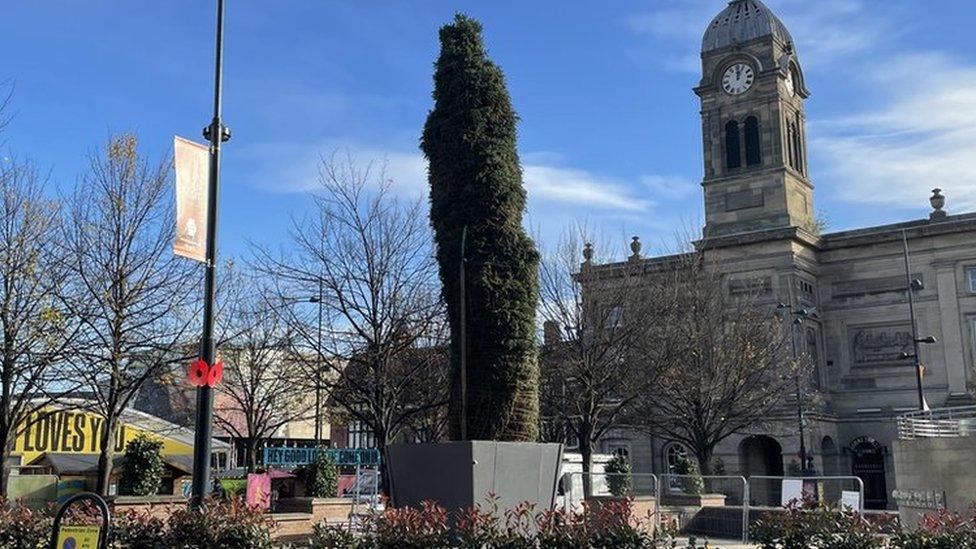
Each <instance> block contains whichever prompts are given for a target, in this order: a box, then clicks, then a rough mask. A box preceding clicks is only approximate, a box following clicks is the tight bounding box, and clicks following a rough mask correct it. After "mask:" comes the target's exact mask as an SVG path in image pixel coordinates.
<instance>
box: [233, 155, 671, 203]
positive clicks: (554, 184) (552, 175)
mask: <svg viewBox="0 0 976 549" xmlns="http://www.w3.org/2000/svg"><path fill="white" fill-rule="evenodd" d="M254 151H260V152H259V153H255V152H254ZM333 153H337V154H340V155H345V154H348V155H349V157H350V158H351V159H352V160H353V161H354V162H356V163H367V162H371V163H373V164H374V165H375V166H376V167H382V168H383V169H384V170H385V176H386V178H388V179H389V180H391V181H392V189H393V191H394V192H396V193H397V194H400V195H402V196H406V197H410V198H416V197H423V196H425V195H426V194H427V161H426V160H425V159H424V157H423V155H421V154H420V153H419V152H416V153H410V152H404V151H398V150H384V149H380V148H375V147H369V146H362V145H356V144H342V142H340V141H337V142H330V143H325V144H322V145H321V146H319V147H316V148H309V147H303V146H289V145H280V144H279V145H261V146H255V147H254V148H253V151H251V152H248V153H246V154H247V155H248V156H250V155H251V154H261V155H262V156H263V158H264V160H267V159H268V157H269V156H270V157H271V158H273V159H274V162H273V163H271V164H273V165H274V166H275V168H273V170H272V171H271V172H265V173H257V174H255V175H254V176H253V177H254V181H253V183H252V184H254V185H256V186H259V187H261V188H265V189H269V190H273V191H276V192H285V193H292V192H308V191H314V190H315V189H317V188H318V181H317V174H318V162H319V161H320V159H321V158H322V157H323V155H324V156H328V155H331V154H333ZM523 158H524V159H525V162H523V176H524V181H525V186H526V189H527V191H528V194H529V199H530V201H531V202H532V203H533V204H542V205H545V204H555V205H564V206H566V205H569V206H580V207H586V208H588V209H594V210H607V211H618V212H630V213H633V212H641V211H645V210H646V209H648V208H649V207H650V206H651V201H650V200H649V199H648V198H647V197H644V196H638V195H635V194H634V192H633V190H634V189H636V190H640V189H641V186H640V185H636V184H628V182H627V181H623V180H619V179H616V178H613V177H607V176H603V175H599V174H596V173H593V172H590V171H587V170H583V169H578V168H571V167H565V166H562V165H561V164H562V163H561V162H560V160H561V158H560V156H559V155H556V154H552V153H546V152H535V153H527V154H525V155H523ZM640 181H641V182H643V183H644V185H645V186H646V187H647V188H649V189H652V190H655V191H656V192H659V193H660V194H662V195H666V196H673V193H674V192H675V190H674V189H676V188H678V187H680V186H681V185H683V182H681V181H679V180H678V179H677V178H673V177H661V176H644V177H643V178H641V180H640Z"/></svg>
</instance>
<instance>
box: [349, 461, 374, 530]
mask: <svg viewBox="0 0 976 549" xmlns="http://www.w3.org/2000/svg"><path fill="white" fill-rule="evenodd" d="M363 503H365V505H362V504H363ZM381 507H382V505H381V502H380V470H379V467H361V466H359V465H357V466H356V484H355V485H353V496H352V506H350V508H349V530H350V531H356V530H362V524H363V518H364V517H365V516H367V515H374V514H376V513H377V512H378V511H381V510H382V509H381Z"/></svg>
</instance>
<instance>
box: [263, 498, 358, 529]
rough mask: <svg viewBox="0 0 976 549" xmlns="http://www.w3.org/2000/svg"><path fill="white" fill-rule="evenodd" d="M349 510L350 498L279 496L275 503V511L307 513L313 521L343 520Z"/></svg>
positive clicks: (332, 521)
mask: <svg viewBox="0 0 976 549" xmlns="http://www.w3.org/2000/svg"><path fill="white" fill-rule="evenodd" d="M350 512H352V499H351V498H310V497H302V498H280V499H279V500H278V501H277V502H276V503H275V513H307V514H310V515H312V521H313V522H315V523H319V522H329V523H336V522H345V521H348V520H349V513H350Z"/></svg>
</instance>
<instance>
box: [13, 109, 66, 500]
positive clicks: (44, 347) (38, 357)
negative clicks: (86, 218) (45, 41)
mask: <svg viewBox="0 0 976 549" xmlns="http://www.w3.org/2000/svg"><path fill="white" fill-rule="evenodd" d="M0 112H2V109H0ZM57 231H58V208H57V203H56V202H55V201H53V200H50V199H47V198H45V197H44V183H43V181H42V180H41V178H40V177H39V176H38V173H37V170H36V169H35V167H34V166H33V165H32V164H30V163H20V162H16V161H15V162H13V163H12V164H11V165H9V166H7V167H5V168H4V169H3V170H2V171H0V332H2V333H0V335H2V347H0V466H2V469H0V495H6V493H7V477H8V471H7V466H8V457H9V456H10V452H11V450H12V449H13V444H14V440H15V438H16V436H17V433H18V430H19V429H23V428H25V427H26V424H27V421H28V419H29V418H30V417H31V416H32V415H33V414H34V413H35V412H37V411H39V410H40V409H42V408H43V407H45V406H47V405H48V404H50V402H51V399H52V397H51V394H52V391H54V392H57V391H65V390H68V389H70V388H71V387H70V385H69V384H68V383H66V382H65V380H64V379H63V376H61V375H59V374H60V373H61V372H60V371H59V370H58V365H59V363H60V359H61V358H62V357H63V351H64V350H65V348H66V346H67V345H68V344H69V343H70V342H71V341H72V337H73V334H74V330H75V328H76V327H77V326H76V324H75V323H74V322H73V319H72V318H69V317H68V316H67V315H66V314H65V311H64V308H63V307H62V305H61V302H60V299H59V296H60V289H61V283H62V281H63V280H64V267H63V265H62V264H61V262H59V261H58V256H57V253H56V251H55V248H56V247H55V239H56V236H57Z"/></svg>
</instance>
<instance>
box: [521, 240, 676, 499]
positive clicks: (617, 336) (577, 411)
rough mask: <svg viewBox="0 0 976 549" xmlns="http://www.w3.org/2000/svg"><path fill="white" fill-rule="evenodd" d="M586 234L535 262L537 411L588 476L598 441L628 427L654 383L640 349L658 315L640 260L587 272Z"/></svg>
mask: <svg viewBox="0 0 976 549" xmlns="http://www.w3.org/2000/svg"><path fill="white" fill-rule="evenodd" d="M585 233H586V231H585V229H582V228H580V229H578V230H576V231H574V232H571V233H567V236H564V237H563V238H562V240H561V241H560V243H559V244H558V245H557V247H556V248H555V250H553V251H551V252H550V253H547V254H545V255H544V257H543V260H542V266H541V269H540V278H541V283H540V290H541V297H542V300H541V317H542V319H543V322H544V324H543V327H544V328H543V329H544V332H545V333H544V336H545V337H544V339H545V340H546V341H545V344H544V345H543V349H542V357H541V358H542V360H541V377H542V383H541V386H542V388H543V390H542V391H541V395H542V399H541V400H542V402H541V408H542V411H543V415H544V423H545V424H546V425H544V426H543V432H549V433H550V436H554V437H556V440H558V441H559V442H563V441H564V440H565V438H563V437H565V436H566V435H570V436H572V437H573V438H575V439H576V440H577V441H578V442H579V448H580V453H581V454H582V458H583V471H584V472H587V473H588V472H590V471H591V470H592V465H593V453H594V450H595V447H596V444H597V442H598V441H599V440H600V439H601V438H602V437H603V436H604V435H606V434H607V432H608V431H610V430H611V429H616V428H622V427H628V426H632V425H634V423H635V417H634V413H635V404H636V403H637V402H638V401H639V400H640V398H641V397H642V396H643V394H644V393H645V392H646V391H647V389H648V388H649V387H650V386H651V385H652V384H653V383H654V382H655V380H656V378H657V375H656V372H657V369H656V364H655V363H653V362H649V361H648V360H647V353H648V349H647V346H648V345H649V344H650V343H651V341H652V340H651V339H650V338H649V337H648V329H649V327H650V326H651V325H653V324H654V323H655V322H656V321H657V319H656V317H655V315H656V314H659V312H660V310H659V308H658V307H656V306H655V305H656V301H655V299H654V297H655V293H654V292H653V291H651V290H650V289H649V288H648V287H647V285H646V280H645V279H644V278H643V277H642V276H641V274H642V268H641V266H640V263H638V262H634V261H628V262H626V263H623V264H617V265H614V266H613V267H612V268H609V269H603V270H596V269H593V268H592V267H593V265H594V257H593V254H594V253H595V248H594V246H593V245H592V239H591V238H588V237H587V235H586V234H585ZM596 248H597V249H600V250H606V249H607V248H606V247H605V246H603V245H599V246H597V247H596ZM581 252H582V255H581ZM584 256H585V257H584ZM581 259H585V260H584V261H582V262H581ZM584 485H585V486H587V487H588V486H589V482H588V478H584Z"/></svg>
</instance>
